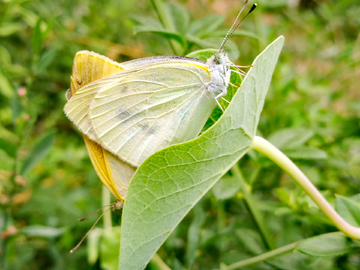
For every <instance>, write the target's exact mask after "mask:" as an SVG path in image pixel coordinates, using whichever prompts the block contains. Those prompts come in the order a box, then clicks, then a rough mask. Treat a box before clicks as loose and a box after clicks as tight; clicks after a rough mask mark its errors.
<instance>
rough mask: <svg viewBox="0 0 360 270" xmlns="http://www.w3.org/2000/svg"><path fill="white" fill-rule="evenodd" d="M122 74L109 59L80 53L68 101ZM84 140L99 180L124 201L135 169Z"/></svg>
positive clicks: (85, 52)
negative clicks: (93, 86) (98, 81)
mask: <svg viewBox="0 0 360 270" xmlns="http://www.w3.org/2000/svg"><path fill="white" fill-rule="evenodd" d="M123 70H124V67H122V66H121V65H120V64H119V63H116V62H114V61H112V60H110V59H109V58H107V57H104V56H102V55H99V54H96V53H93V52H89V51H80V52H78V53H77V54H76V56H75V59H74V64H73V71H72V76H71V87H70V89H69V90H68V91H67V94H66V95H67V98H68V99H71V97H72V96H73V95H75V93H77V92H78V91H80V90H81V89H82V88H83V87H84V86H85V85H88V84H89V83H91V82H93V81H96V80H98V79H101V78H103V77H106V76H109V75H111V74H114V73H118V72H121V71H123ZM91 99H92V97H91V96H88V97H87V98H84V104H88V103H90V100H91ZM70 109H72V108H70ZM83 137H84V141H85V145H86V148H87V150H88V153H89V156H90V159H91V162H92V164H93V165H94V168H95V170H96V172H97V174H98V176H99V178H100V179H101V181H102V182H103V184H104V185H105V186H106V187H107V188H108V189H109V190H110V192H111V193H112V194H113V195H114V196H115V197H117V198H118V199H124V198H125V194H126V190H127V187H128V185H129V182H130V180H131V178H132V175H133V174H134V172H135V168H134V167H133V166H131V165H130V164H128V163H126V162H124V161H123V160H120V159H119V158H118V157H116V156H115V155H113V154H112V153H110V152H109V151H107V150H106V149H104V148H103V147H101V146H100V145H99V144H98V143H96V142H94V141H93V140H90V139H89V137H88V136H86V135H83Z"/></svg>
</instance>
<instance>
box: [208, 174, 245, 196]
mask: <svg viewBox="0 0 360 270" xmlns="http://www.w3.org/2000/svg"><path fill="white" fill-rule="evenodd" d="M240 186H241V183H240V181H239V180H238V179H237V178H236V177H223V178H221V179H220V180H219V181H217V183H216V184H215V185H214V186H213V187H212V189H211V190H212V192H213V193H214V195H215V197H216V198H218V199H220V200H226V199H230V198H231V197H234V196H235V195H236V193H237V192H238V191H239V190H240Z"/></svg>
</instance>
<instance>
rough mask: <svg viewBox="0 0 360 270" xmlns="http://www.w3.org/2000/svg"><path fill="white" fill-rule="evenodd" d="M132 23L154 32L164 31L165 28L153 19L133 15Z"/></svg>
mask: <svg viewBox="0 0 360 270" xmlns="http://www.w3.org/2000/svg"><path fill="white" fill-rule="evenodd" d="M130 19H131V20H132V21H134V22H135V23H136V24H138V25H139V26H143V27H149V28H151V29H154V30H164V27H162V25H161V23H160V22H159V21H157V20H154V19H151V18H145V17H142V16H136V15H133V16H131V17H130Z"/></svg>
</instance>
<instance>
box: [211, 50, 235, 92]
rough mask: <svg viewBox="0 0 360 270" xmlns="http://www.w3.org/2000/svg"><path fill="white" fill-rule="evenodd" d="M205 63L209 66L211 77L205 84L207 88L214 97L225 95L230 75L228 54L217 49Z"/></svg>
mask: <svg viewBox="0 0 360 270" xmlns="http://www.w3.org/2000/svg"><path fill="white" fill-rule="evenodd" d="M206 64H207V65H208V66H209V71H210V73H211V77H212V81H211V83H209V84H208V85H207V86H206V88H207V90H208V91H210V92H211V93H214V95H215V98H216V99H218V98H220V97H223V96H225V95H226V94H227V88H228V86H229V82H230V75H231V70H230V65H231V62H230V60H229V57H228V54H227V53H226V52H225V51H219V52H217V53H215V54H214V55H213V56H211V57H210V58H209V59H208V60H207V61H206Z"/></svg>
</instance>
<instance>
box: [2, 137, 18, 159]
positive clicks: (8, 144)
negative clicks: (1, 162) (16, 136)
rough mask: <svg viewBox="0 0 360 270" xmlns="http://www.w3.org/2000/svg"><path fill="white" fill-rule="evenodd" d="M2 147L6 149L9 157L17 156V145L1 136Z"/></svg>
mask: <svg viewBox="0 0 360 270" xmlns="http://www.w3.org/2000/svg"><path fill="white" fill-rule="evenodd" d="M0 149H2V150H4V151H5V153H6V154H8V156H9V157H12V158H15V157H16V151H17V147H16V145H14V144H12V143H11V142H8V141H6V140H3V139H1V138H0Z"/></svg>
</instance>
